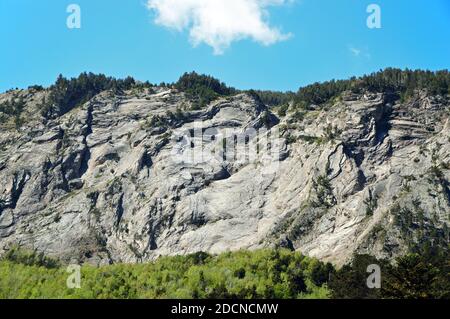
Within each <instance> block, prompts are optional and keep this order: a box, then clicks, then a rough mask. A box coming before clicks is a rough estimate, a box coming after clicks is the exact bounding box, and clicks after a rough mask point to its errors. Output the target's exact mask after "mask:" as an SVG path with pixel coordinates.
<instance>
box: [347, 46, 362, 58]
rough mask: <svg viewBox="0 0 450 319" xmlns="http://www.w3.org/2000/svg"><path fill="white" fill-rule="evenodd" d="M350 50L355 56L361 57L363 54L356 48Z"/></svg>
mask: <svg viewBox="0 0 450 319" xmlns="http://www.w3.org/2000/svg"><path fill="white" fill-rule="evenodd" d="M348 49H349V50H350V52H351V53H352V54H353V55H354V56H359V55H360V54H361V50H360V49H357V48H354V47H349V48H348Z"/></svg>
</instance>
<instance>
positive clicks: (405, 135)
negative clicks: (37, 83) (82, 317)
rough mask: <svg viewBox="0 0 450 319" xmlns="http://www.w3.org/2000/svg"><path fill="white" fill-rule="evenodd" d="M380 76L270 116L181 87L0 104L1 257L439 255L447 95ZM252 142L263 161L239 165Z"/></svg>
mask: <svg viewBox="0 0 450 319" xmlns="http://www.w3.org/2000/svg"><path fill="white" fill-rule="evenodd" d="M389 72H391V71H388V72H387V74H390V73H389ZM443 72H444V71H443ZM380 74H381V75H380V76H378V75H376V76H374V77H372V78H370V77H368V78H365V79H364V78H361V79H353V80H349V81H350V82H339V81H338V82H327V83H326V84H324V86H323V87H321V88H319V87H318V86H316V85H313V86H311V87H307V88H306V89H303V91H302V90H300V91H299V92H298V93H297V96H296V97H294V98H293V99H292V100H291V101H289V102H286V101H283V103H278V102H277V103H274V104H275V105H276V106H272V107H267V106H266V104H265V103H264V100H266V99H267V98H268V97H267V96H266V97H264V96H262V95H263V94H262V93H261V92H259V93H258V92H256V91H249V92H241V91H233V90H231V91H226V90H225V89H224V87H223V86H221V85H217V82H216V81H215V80H214V79H213V78H207V81H206V82H205V81H204V80H205V78H202V77H200V78H197V77H196V76H194V75H193V74H192V73H191V74H190V75H189V74H186V75H185V78H184V81H180V82H179V83H178V84H173V85H170V86H154V85H150V84H142V83H136V82H134V81H132V80H131V79H128V80H125V81H123V82H114V81H111V83H113V84H111V86H109V84H108V85H107V87H106V89H105V87H102V85H99V84H98V83H97V82H89V78H86V80H82V81H80V82H77V83H76V85H72V84H71V82H68V81H65V80H64V79H62V78H60V79H59V80H58V81H57V83H56V84H55V86H52V87H51V88H49V89H43V88H42V89H41V88H38V87H34V88H30V89H29V90H22V91H10V92H8V93H5V94H1V95H0V104H2V105H3V106H4V107H3V109H0V111H1V110H10V112H9V111H8V112H9V113H8V112H6V113H5V112H3V111H2V113H1V114H6V115H3V117H4V120H3V121H2V122H3V123H2V124H0V125H1V127H2V129H1V131H0V144H1V150H0V176H1V177H2V179H3V180H4V181H5V183H4V184H3V185H2V186H1V187H0V248H1V249H3V250H7V249H8V248H9V247H11V246H13V245H17V244H18V245H19V246H24V247H27V248H34V249H36V250H38V251H42V252H45V253H46V254H48V255H50V256H55V257H58V258H61V259H62V260H64V261H66V262H89V263H94V264H107V263H114V262H140V261H145V260H153V259H155V258H157V257H158V256H161V255H177V254H189V253H194V252H198V251H206V252H209V253H219V252H223V251H227V250H238V249H243V248H245V249H258V248H264V247H273V246H282V247H287V248H290V249H295V250H299V251H301V252H302V253H305V254H307V255H309V256H312V257H317V258H319V259H322V260H325V261H331V262H333V263H335V264H337V265H342V264H344V263H345V262H347V261H348V260H349V259H350V258H351V256H352V255H353V254H354V253H369V254H373V255H375V256H377V257H382V258H388V259H392V258H394V257H396V256H399V255H402V254H405V253H406V252H407V251H408V250H409V249H411V248H413V247H414V246H417V245H422V244H425V243H427V242H430V241H431V242H432V244H436V245H440V246H443V247H448V241H449V230H448V226H449V212H450V191H449V182H448V181H449V180H450V171H449V163H450V141H449V136H450V132H449V130H450V124H449V119H448V115H449V103H448V97H447V96H445V94H444V91H445V89H444V87H445V85H447V92H448V83H450V82H449V81H448V79H447V78H446V77H445V76H444V77H443V78H444V80H442V77H441V76H436V78H435V80H433V81H435V82H436V83H437V84H433V85H431V84H428V82H424V83H425V84H417V88H416V87H414V86H413V85H411V84H410V83H411V81H413V80H408V79H407V78H408V77H413V76H411V75H408V74H409V73H407V72H406V73H401V72H400V73H396V72H395V70H394V71H392V74H393V75H392V76H386V75H385V73H380ZM398 74H399V75H398ZM411 74H414V72H413V73H411ZM443 74H444V75H445V74H447V75H446V76H447V77H448V72H447V73H445V72H444V73H443ZM397 77H398V79H397ZM378 78H380V79H384V80H383V81H386V82H385V84H383V85H380V83H384V82H382V80H380V82H377V80H376V79H378ZM393 78H395V79H396V80H395V81H393V80H392V79H393ZM415 81H417V83H419V82H420V81H421V80H420V79H419V80H417V79H416V80H415ZM446 81H447V82H446ZM394 82H395V83H400V84H398V85H397V84H396V85H393V84H392V83H394ZM80 83H81V84H82V83H87V84H89V85H84V84H83V85H81V84H80ZM92 83H94V84H92ZM95 83H97V84H95ZM114 83H115V84H114ZM181 83H184V85H182V86H181ZM190 83H192V85H190ZM336 83H338V84H336ZM355 83H359V84H355ZM386 83H387V84H386ZM402 83H405V84H402ZM433 83H434V82H433ZM399 87H401V89H398V88H399ZM433 87H436V88H437V89H436V90H434V89H433ZM56 88H58V89H56ZM80 88H81V89H80ZM69 91H70V94H68V93H67V92H69ZM97 91H99V92H97ZM217 91H218V92H217ZM377 91H379V92H377ZM67 97H69V98H67ZM269 97H270V96H269ZM10 101H13V102H10ZM49 101H50V103H49ZM286 103H287V104H286ZM5 105H6V106H5ZM43 110H44V111H43ZM196 123H200V124H201V126H200V128H199V127H196V125H197V124H196ZM196 129H197V130H200V131H201V134H200V136H195V131H196ZM211 132H213V133H211ZM248 132H252V134H253V132H256V134H257V135H256V136H255V135H252V134H250V133H248ZM192 133H194V134H192ZM270 136H275V137H274V138H273V139H272V138H270ZM241 137H242V141H241V140H240V138H241ZM266 138H267V140H268V141H269V142H268V143H267V145H266V146H268V147H269V146H270V152H269V153H270V155H271V156H272V157H270V158H269V160H268V161H267V158H265V157H264V156H263V155H267V154H266V153H264V152H256V153H254V154H250V157H252V156H253V157H252V159H251V160H248V159H247V157H245V158H244V159H242V158H239V151H240V150H245V149H246V148H247V145H250V146H248V147H251V146H252V145H253V143H254V142H255V145H259V144H258V142H256V141H259V140H265V139H266ZM223 141H225V142H223ZM240 142H242V143H240ZM230 145H231V146H230ZM205 148H208V149H211V150H215V152H214V156H210V155H211V154H208V156H209V157H207V158H206V159H201V160H199V161H198V160H197V161H196V160H195V154H196V152H198V153H199V154H202V156H203V155H204V154H203V151H204V149H205ZM258 150H259V148H258ZM274 150H275V151H274ZM230 152H231V153H230ZM185 153H186V154H194V161H193V162H190V158H187V159H188V160H186V158H183V157H182V158H181V160H180V159H179V158H177V156H178V155H179V154H185ZM177 154H178V155H177ZM218 154H219V155H218ZM236 154H238V155H236ZM245 154H246V156H247V155H248V153H245ZM185 160H186V161H185Z"/></svg>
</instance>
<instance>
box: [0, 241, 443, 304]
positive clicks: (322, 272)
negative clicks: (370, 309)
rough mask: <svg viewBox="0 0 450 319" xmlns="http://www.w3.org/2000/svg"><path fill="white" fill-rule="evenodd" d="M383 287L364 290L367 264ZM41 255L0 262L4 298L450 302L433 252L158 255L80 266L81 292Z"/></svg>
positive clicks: (15, 253) (437, 252) (16, 255)
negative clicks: (144, 260)
mask: <svg viewBox="0 0 450 319" xmlns="http://www.w3.org/2000/svg"><path fill="white" fill-rule="evenodd" d="M372 264H376V265H379V266H380V268H381V289H369V288H368V287H367V278H368V276H369V273H368V272H367V267H368V265H372ZM69 275H70V273H68V272H66V268H65V267H63V266H62V265H61V264H60V263H58V262H56V261H54V260H52V259H50V258H47V257H45V256H43V255H42V254H38V253H33V252H26V251H23V250H20V249H12V250H11V251H9V252H8V253H7V254H5V256H4V257H3V258H2V260H0V299H2V298H183V299H191V298H244V299H246V298H247V299H248V298H267V299H271V298H330V297H332V298H339V299H340V298H356V299H359V298H411V299H419V298H447V299H448V298H450V260H449V255H448V251H447V250H445V249H437V248H430V249H427V250H422V251H420V252H416V253H411V254H408V255H406V256H403V257H400V258H397V259H396V260H395V262H394V263H389V262H387V261H386V260H378V259H376V258H374V257H371V256H368V255H356V256H355V257H354V259H353V261H352V262H351V263H349V264H348V265H345V266H344V267H342V268H341V269H339V270H335V269H334V267H333V266H332V265H331V264H329V263H327V264H325V263H322V262H320V261H318V260H316V259H313V258H308V257H305V256H303V255H301V254H299V253H296V252H291V251H289V250H285V249H275V250H259V251H254V252H249V251H238V252H233V253H231V252H229V253H224V254H221V255H218V256H212V255H209V254H206V253H196V254H193V255H189V256H176V257H161V258H160V259H158V260H157V261H156V262H154V263H148V264H134V265H131V264H130V265H128V264H117V265H111V266H103V267H93V266H88V265H85V266H83V267H82V268H81V288H80V289H69V288H67V284H66V283H67V279H68V277H69Z"/></svg>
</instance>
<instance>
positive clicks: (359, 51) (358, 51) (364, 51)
mask: <svg viewBox="0 0 450 319" xmlns="http://www.w3.org/2000/svg"><path fill="white" fill-rule="evenodd" d="M348 50H349V51H350V53H351V54H352V55H353V56H354V57H357V58H365V59H368V60H370V58H371V54H370V52H369V48H368V47H367V46H366V47H364V48H358V47H355V46H353V45H349V46H348Z"/></svg>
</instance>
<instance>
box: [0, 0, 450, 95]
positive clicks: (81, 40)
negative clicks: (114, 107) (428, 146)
mask: <svg viewBox="0 0 450 319" xmlns="http://www.w3.org/2000/svg"><path fill="white" fill-rule="evenodd" d="M155 1H156V2H157V1H162V2H164V1H166V0H155ZM168 1H169V2H170V1H173V0H168ZM178 1H182V0H178ZM188 1H192V0H188ZM200 1H201V0H200ZM246 1H256V2H257V1H260V0H246ZM272 1H274V2H277V1H278V2H279V4H280V3H281V2H286V3H285V4H284V5H277V6H270V7H267V8H266V10H267V12H268V13H269V15H268V16H265V17H264V23H265V25H266V26H269V28H270V30H275V28H278V30H279V33H280V35H288V34H290V37H289V38H288V39H280V41H272V42H273V43H271V44H270V45H264V44H261V43H259V42H264V41H265V40H264V39H266V40H267V37H266V38H264V37H265V35H261V38H263V39H262V40H261V39H260V40H259V42H257V41H256V40H254V39H253V40H252V39H243V40H240V41H235V42H232V43H231V45H230V46H229V47H226V46H225V48H223V52H219V53H222V54H217V53H218V52H215V53H216V54H215V53H214V49H213V48H212V47H211V44H210V45H208V44H207V43H205V41H203V42H202V41H200V44H198V45H197V46H193V43H192V41H193V40H192V37H191V38H190V36H189V26H188V27H187V28H184V29H182V30H181V31H177V30H175V29H173V28H172V29H170V28H168V27H167V24H166V26H164V25H161V21H160V24H156V23H155V19H156V18H157V17H158V13H161V12H158V11H154V10H153V11H151V10H149V9H148V8H147V7H146V0H127V1H111V0H70V1H65V0H58V1H55V0H40V1H37V0H1V1H0V37H1V39H2V40H1V41H2V48H1V49H0V91H2V92H3V91H5V90H7V89H10V88H13V87H14V88H15V87H19V88H23V87H27V86H28V85H32V84H42V85H49V84H51V83H53V82H54V80H55V79H56V77H57V75H58V74H59V73H62V74H63V75H65V76H68V77H69V76H76V75H78V74H79V73H80V72H83V71H91V72H95V73H105V74H107V75H112V76H116V77H125V76H127V75H131V76H133V77H135V78H136V79H139V80H143V81H145V80H149V81H150V82H153V83H159V82H162V81H164V82H173V81H175V80H176V79H177V78H178V77H179V76H180V75H181V74H182V73H183V72H185V71H192V70H195V71H197V72H200V73H206V74H210V75H213V76H215V77H217V78H219V79H221V80H222V81H224V82H226V83H227V84H229V85H231V86H235V87H237V88H241V89H248V88H254V89H272V90H297V89H298V88H299V86H302V85H306V84H309V83H312V82H315V81H324V80H330V79H333V78H336V79H338V78H347V77H350V76H352V75H361V74H364V73H370V72H373V71H377V70H379V69H381V68H385V67H388V66H392V67H400V68H405V67H408V68H412V69H414V68H422V69H431V70H438V69H448V68H449V66H450V65H449V64H450V62H449V59H450V1H448V0H432V1H430V0H395V1H393V0H371V1H365V0H339V1H336V0H291V1H283V0H272ZM162 2H159V3H162ZM71 3H76V4H78V5H79V6H80V8H81V29H69V28H67V26H66V19H67V17H68V15H69V14H68V13H66V8H67V6H68V5H69V4H71ZM371 3H376V4H378V5H379V6H380V8H381V21H382V28H381V29H369V28H368V27H367V25H366V19H367V17H368V15H369V14H368V13H366V8H367V6H368V5H369V4H371ZM219 11H220V10H219ZM215 14H219V18H220V12H219V13H217V12H216V13H215ZM180 18H182V17H180ZM241 20H242V19H241ZM225 22H226V21H225ZM240 22H242V23H241V27H242V25H246V22H245V21H240ZM232 23H236V21H234V22H232ZM162 24H164V23H162ZM255 32H256V33H255V34H260V33H258V31H255ZM266 33H267V32H266ZM257 40H258V39H257ZM266 42H270V41H269V40H267V41H266ZM266 44H267V43H266Z"/></svg>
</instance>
